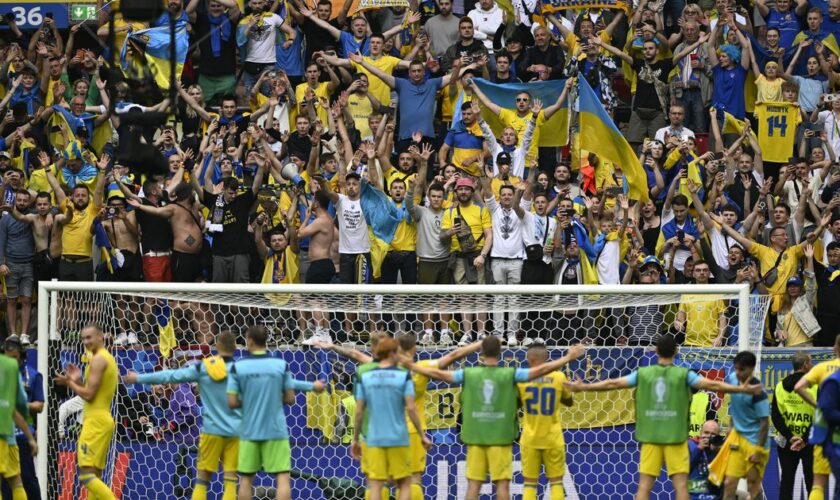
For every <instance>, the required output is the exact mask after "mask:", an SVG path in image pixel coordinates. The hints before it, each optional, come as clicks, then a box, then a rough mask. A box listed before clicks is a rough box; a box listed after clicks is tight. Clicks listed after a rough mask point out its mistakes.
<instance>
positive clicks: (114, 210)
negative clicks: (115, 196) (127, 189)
mask: <svg viewBox="0 0 840 500" xmlns="http://www.w3.org/2000/svg"><path fill="white" fill-rule="evenodd" d="M116 214H117V208H116V207H108V218H109V219H110V218H111V217H113V216H115V215H116Z"/></svg>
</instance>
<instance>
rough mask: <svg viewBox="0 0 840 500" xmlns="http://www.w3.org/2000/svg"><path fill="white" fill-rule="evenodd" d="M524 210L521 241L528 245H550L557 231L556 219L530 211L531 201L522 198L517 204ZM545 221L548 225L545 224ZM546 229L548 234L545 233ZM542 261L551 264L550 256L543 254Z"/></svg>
mask: <svg viewBox="0 0 840 500" xmlns="http://www.w3.org/2000/svg"><path fill="white" fill-rule="evenodd" d="M519 206H521V207H522V209H523V210H525V218H524V219H522V222H523V226H522V241H523V242H524V243H525V246H526V247H528V246H529V245H543V247H545V246H546V245H552V244H553V243H554V233H555V231H557V219H556V218H554V217H551V216H545V215H537V214H535V213H531V202H530V201H527V200H522V203H520V204H519ZM546 221H548V225H547V226H546ZM546 229H548V234H546ZM543 262H545V263H546V264H551V256H550V255H545V254H543Z"/></svg>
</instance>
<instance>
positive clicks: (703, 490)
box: [688, 439, 717, 500]
mask: <svg viewBox="0 0 840 500" xmlns="http://www.w3.org/2000/svg"><path fill="white" fill-rule="evenodd" d="M712 460H714V456H713V455H711V454H710V453H709V451H708V449H705V450H704V449H700V445H698V444H697V441H694V440H693V439H689V440H688V463H689V470H688V494H689V496H690V498H691V500H716V499H717V495H713V494H711V493H710V492H709V462H711V461H712Z"/></svg>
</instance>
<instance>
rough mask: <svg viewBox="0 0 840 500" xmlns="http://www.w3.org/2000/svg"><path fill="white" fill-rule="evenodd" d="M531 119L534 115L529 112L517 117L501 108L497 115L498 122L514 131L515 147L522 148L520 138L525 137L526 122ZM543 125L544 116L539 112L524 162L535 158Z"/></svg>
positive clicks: (509, 110)
mask: <svg viewBox="0 0 840 500" xmlns="http://www.w3.org/2000/svg"><path fill="white" fill-rule="evenodd" d="M533 117H534V113H532V112H530V111H528V113H527V114H526V115H525V116H519V114H517V112H516V111H514V110H512V109H506V108H502V109H501V112H500V113H499V121H501V122H502V124H503V125H504V126H505V127H511V128H512V129H514V130H516V146H517V147H520V146H522V138H523V137H525V129H526V128H528V122H530V121H531V120H532V119H533ZM543 123H545V114H544V113H543V112H542V111H540V114H539V115H538V116H537V126H536V127H535V128H534V135H533V137H532V138H531V147H530V148H529V149H528V155H527V156H526V158H525V161H526V162H528V161H531V160H532V159H533V158H536V157H537V148H538V147H539V144H540V125H542V124H543Z"/></svg>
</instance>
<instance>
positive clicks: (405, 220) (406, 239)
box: [389, 200, 417, 252]
mask: <svg viewBox="0 0 840 500" xmlns="http://www.w3.org/2000/svg"><path fill="white" fill-rule="evenodd" d="M394 204H395V205H396V207H397V210H399V213H400V216H401V217H402V219H401V220H400V223H399V225H398V226H397V231H396V232H395V233H394V239H393V240H391V246H390V247H389V250H396V251H398V252H413V251H415V250H416V249H417V225H416V224H415V221H414V219H411V222H409V213H408V209H406V208H405V200H403V201H402V202H400V203H397V202H394Z"/></svg>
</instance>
